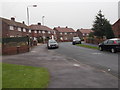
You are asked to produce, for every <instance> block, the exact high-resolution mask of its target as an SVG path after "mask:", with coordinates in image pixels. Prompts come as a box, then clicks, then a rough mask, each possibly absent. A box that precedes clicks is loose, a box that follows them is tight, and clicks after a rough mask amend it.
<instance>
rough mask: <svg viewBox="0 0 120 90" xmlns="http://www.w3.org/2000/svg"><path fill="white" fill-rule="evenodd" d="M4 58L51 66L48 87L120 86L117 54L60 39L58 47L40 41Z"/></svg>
mask: <svg viewBox="0 0 120 90" xmlns="http://www.w3.org/2000/svg"><path fill="white" fill-rule="evenodd" d="M2 59H3V60H2V61H3V62H6V63H13V64H20V65H30V66H36V67H46V68H48V70H49V72H50V83H49V85H48V87H49V88H118V78H117V77H116V75H115V74H116V73H117V68H118V55H117V54H112V53H109V52H100V51H98V50H92V49H86V48H82V47H78V46H74V45H72V44H71V43H60V47H59V48H58V49H50V50H48V49H47V48H46V45H39V46H36V47H34V48H33V49H32V50H31V52H29V53H24V54H19V55H11V56H3V58H2ZM108 69H110V70H108ZM107 70H108V71H109V72H106V71H107ZM111 72H112V74H113V75H112V74H110V73H111Z"/></svg>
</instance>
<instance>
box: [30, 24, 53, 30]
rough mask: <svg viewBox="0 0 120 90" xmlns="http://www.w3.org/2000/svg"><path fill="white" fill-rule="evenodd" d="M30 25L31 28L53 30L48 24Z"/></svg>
mask: <svg viewBox="0 0 120 90" xmlns="http://www.w3.org/2000/svg"><path fill="white" fill-rule="evenodd" d="M29 27H30V29H32V30H45V31H53V29H51V28H49V27H47V26H43V25H36V24H35V25H33V24H32V25H30V26H29Z"/></svg>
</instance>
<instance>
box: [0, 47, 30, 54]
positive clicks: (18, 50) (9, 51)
mask: <svg viewBox="0 0 120 90" xmlns="http://www.w3.org/2000/svg"><path fill="white" fill-rule="evenodd" d="M28 51H29V46H20V47H16V46H12V47H8V46H7V47H6V46H2V54H3V55H13V54H18V53H24V52H28Z"/></svg>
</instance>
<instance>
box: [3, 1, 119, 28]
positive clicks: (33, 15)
mask: <svg viewBox="0 0 120 90" xmlns="http://www.w3.org/2000/svg"><path fill="white" fill-rule="evenodd" d="M33 4H36V5H37V7H34V8H33V7H29V15H30V24H36V23H38V22H42V16H45V18H44V23H45V25H46V26H49V27H51V28H53V27H56V26H62V27H65V26H68V27H71V28H73V29H75V30H76V29H80V28H87V29H89V28H92V24H93V21H94V19H95V16H96V14H97V13H98V11H99V10H100V9H101V10H102V13H103V14H104V15H105V17H106V18H107V19H108V20H109V21H110V23H111V24H113V23H114V22H115V21H117V20H118V2H117V1H115V2H113V1H110V2H109V1H106V2H103V1H101V2H95V1H94V2H87V1H86V2H78V1H77V2H76V1H74V0H73V1H72V2H71V1H70V2H69V1H66V2H64V1H63V2H55V1H53V2H48V1H45V2H37V1H36V0H35V1H34V2H2V15H1V17H4V18H7V19H10V18H11V17H12V16H13V17H15V18H16V21H19V22H22V21H25V23H26V24H27V6H28V5H33Z"/></svg>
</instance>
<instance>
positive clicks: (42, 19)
mask: <svg viewBox="0 0 120 90" xmlns="http://www.w3.org/2000/svg"><path fill="white" fill-rule="evenodd" d="M44 18H45V16H42V24H43V25H44Z"/></svg>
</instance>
